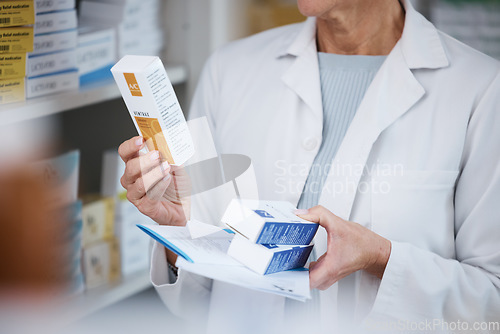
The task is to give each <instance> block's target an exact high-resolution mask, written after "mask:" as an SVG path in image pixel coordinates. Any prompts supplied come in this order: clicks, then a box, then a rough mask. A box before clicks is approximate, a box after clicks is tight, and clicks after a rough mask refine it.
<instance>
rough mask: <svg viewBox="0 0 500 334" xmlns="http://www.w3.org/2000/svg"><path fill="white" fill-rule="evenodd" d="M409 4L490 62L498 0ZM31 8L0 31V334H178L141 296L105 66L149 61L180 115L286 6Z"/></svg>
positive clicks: (119, 117)
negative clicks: (216, 61)
mask: <svg viewBox="0 0 500 334" xmlns="http://www.w3.org/2000/svg"><path fill="white" fill-rule="evenodd" d="M6 1H7V0H2V3H4V2H6ZM412 2H413V3H414V6H415V7H416V8H417V9H418V10H419V11H420V12H421V13H423V14H424V15H425V16H426V17H427V18H428V19H430V20H431V21H432V22H433V23H434V24H435V25H436V26H437V27H438V28H439V29H441V30H443V31H445V32H447V33H448V34H450V35H452V36H453V37H455V38H457V39H459V40H461V41H462V42H464V43H466V44H469V45H471V46H472V47H474V48H476V49H478V50H480V51H482V52H484V53H486V54H488V55H490V56H492V57H494V58H497V59H500V0H413V1H412ZM33 3H34V9H33V8H32V11H33V12H32V14H34V15H32V14H31V15H32V16H33V18H30V17H29V15H30V14H29V13H28V14H26V15H27V16H26V17H27V18H26V20H27V21H25V24H24V25H23V26H18V25H15V24H10V23H9V22H8V20H6V19H5V20H3V21H0V30H4V31H7V30H10V31H17V30H23V29H24V30H25V29H28V30H30V31H31V32H32V33H33V34H34V37H33V39H32V40H31V41H30V42H29V43H31V44H30V45H29V46H28V47H27V48H26V50H24V52H18V51H17V52H15V53H12V52H10V50H9V49H8V47H7V46H4V47H3V48H0V52H1V53H0V58H1V59H2V61H1V62H0V223H1V225H2V233H0V258H1V266H0V268H1V269H0V332H2V333H16V332H19V333H26V332H30V331H32V330H33V331H34V330H36V328H38V330H37V332H38V333H39V332H40V330H39V329H40V328H44V330H45V331H47V332H48V333H53V332H68V333H80V332H81V333H88V332H90V331H92V333H101V332H102V333H115V332H116V333H118V332H120V333H129V332H130V333H131V332H137V331H145V330H148V329H150V330H155V329H157V328H161V326H164V325H165V324H167V323H169V326H173V327H172V331H180V332H182V331H183V330H184V329H185V328H187V326H189V324H185V323H183V322H182V321H179V320H178V319H175V317H173V316H172V315H171V314H170V313H169V312H168V310H167V309H166V308H165V307H163V305H162V303H161V302H160V300H159V299H158V297H157V296H156V294H155V292H154V290H153V289H152V288H151V284H150V282H149V275H148V267H149V248H150V246H151V245H150V240H149V237H147V236H146V235H145V234H143V233H142V232H141V231H139V230H138V229H137V228H136V227H135V224H137V223H147V219H146V218H145V217H144V216H142V215H141V214H140V213H139V212H138V211H137V210H136V209H135V208H134V207H133V206H132V205H131V204H130V203H128V202H127V201H126V197H125V193H124V189H123V188H122V187H121V185H120V182H119V179H120V176H121V174H122V172H123V169H124V166H123V164H122V162H121V160H120V159H119V157H118V154H117V147H118V146H119V144H120V143H121V142H122V141H124V140H125V139H128V138H130V137H132V136H134V135H136V133H135V129H134V127H133V123H132V122H131V120H130V116H129V114H128V112H127V109H126V107H125V105H124V103H123V101H122V99H121V97H120V95H119V92H118V89H117V88H116V85H115V83H114V81H113V80H112V78H111V74H110V72H109V69H110V67H111V66H112V65H113V64H114V63H115V62H116V61H117V60H118V59H120V58H121V57H122V56H123V55H125V54H144V55H158V56H160V57H161V58H162V60H163V62H164V64H165V66H166V68H167V73H168V74H169V77H170V79H171V81H172V83H173V84H174V88H175V90H176V92H177V95H178V98H179V100H180V103H181V105H182V106H183V109H184V112H185V113H187V112H188V110H189V104H190V99H191V97H192V94H193V92H194V89H195V87H196V83H197V80H198V77H199V75H200V71H201V69H202V67H203V64H204V62H205V60H206V59H207V57H208V56H209V55H210V54H211V53H212V52H213V51H214V50H215V49H217V48H218V47H221V46H223V45H224V44H226V43H228V42H230V41H232V40H235V39H238V38H242V37H245V36H248V35H251V34H254V33H258V32H261V31H263V30H266V29H269V28H272V27H276V26H281V25H285V24H290V23H295V22H300V21H303V20H304V19H305V18H304V17H303V16H302V15H301V14H300V13H299V12H298V10H297V7H296V4H295V1H294V0H164V1H162V0H80V1H75V0H60V1H58V2H44V1H36V0H35V1H33ZM37 3H38V5H37ZM51 6H52V7H51ZM3 18H5V17H3ZM144 18H147V19H144ZM30 20H31V21H30ZM42 22H49V23H50V22H52V24H42ZM49 26H50V29H47V27H49ZM27 318H29V319H30V321H29V322H26V321H25V320H26V319H27ZM42 324H43V326H41V325H42ZM40 326H41V327H40ZM42 332H43V330H42Z"/></svg>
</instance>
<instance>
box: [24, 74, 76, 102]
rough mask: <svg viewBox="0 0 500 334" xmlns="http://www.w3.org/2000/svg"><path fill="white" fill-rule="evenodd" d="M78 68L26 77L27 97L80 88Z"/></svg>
mask: <svg viewBox="0 0 500 334" xmlns="http://www.w3.org/2000/svg"><path fill="white" fill-rule="evenodd" d="M78 86H79V84H78V70H77V69H73V70H69V71H64V72H58V73H53V74H45V75H41V76H38V77H33V78H27V79H26V98H34V97H39V96H44V95H49V94H54V93H59V92H64V91H68V90H75V89H78Z"/></svg>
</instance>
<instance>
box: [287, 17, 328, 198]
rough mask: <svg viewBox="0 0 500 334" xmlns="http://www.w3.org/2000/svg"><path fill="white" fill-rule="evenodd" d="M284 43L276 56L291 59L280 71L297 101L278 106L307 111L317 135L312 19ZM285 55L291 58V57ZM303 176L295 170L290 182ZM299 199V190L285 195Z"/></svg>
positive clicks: (308, 160) (307, 160) (303, 159)
mask: <svg viewBox="0 0 500 334" xmlns="http://www.w3.org/2000/svg"><path fill="white" fill-rule="evenodd" d="M285 45H286V47H285V48H284V49H282V50H281V51H280V52H281V53H280V54H279V55H278V57H285V58H287V59H283V60H284V61H290V60H291V62H290V66H289V67H288V68H287V69H286V70H285V72H284V73H283V74H282V76H281V81H282V82H283V83H284V84H285V85H286V87H288V88H289V89H290V91H292V92H293V94H294V96H295V98H296V99H297V100H296V101H286V102H284V103H283V104H282V108H289V106H299V109H298V112H299V113H304V114H307V115H306V117H307V118H309V117H311V118H310V120H311V122H310V125H309V128H308V129H307V130H308V131H310V132H312V133H315V134H320V135H321V131H322V129H323V103H322V99H321V83H320V77H319V68H318V54H317V49H316V20H315V19H314V18H309V19H307V21H306V22H305V23H304V27H303V28H302V29H301V31H300V32H299V34H298V35H296V36H294V37H293V41H292V43H289V41H285ZM289 57H293V59H290V58H289ZM292 108H293V107H292ZM289 111H290V110H286V111H285V112H286V113H288V112H289ZM302 125H303V124H302ZM300 130H301V129H300V128H299V129H297V131H300ZM318 149H319V148H318ZM316 151H317V149H316ZM295 158H297V159H298V160H297V161H296V163H300V164H302V165H307V166H309V167H310V166H311V165H312V163H313V161H314V155H310V154H308V155H307V156H304V155H303V156H300V157H298V156H297V157H295ZM306 179H307V174H306V173H299V175H297V176H294V183H295V184H304V183H305V181H306ZM299 199H300V193H299V192H294V193H293V194H290V196H289V200H290V201H291V202H293V203H298V201H299Z"/></svg>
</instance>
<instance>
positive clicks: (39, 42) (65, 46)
mask: <svg viewBox="0 0 500 334" xmlns="http://www.w3.org/2000/svg"><path fill="white" fill-rule="evenodd" d="M77 41H78V33H77V31H76V29H72V30H67V31H60V32H53V33H48V34H40V35H35V37H34V39H33V52H31V53H30V55H32V54H41V53H49V52H56V51H62V50H69V49H75V48H76V46H77Z"/></svg>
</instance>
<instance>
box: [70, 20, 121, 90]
mask: <svg viewBox="0 0 500 334" xmlns="http://www.w3.org/2000/svg"><path fill="white" fill-rule="evenodd" d="M77 59H78V60H77V61H78V73H79V75H80V83H85V82H89V81H95V80H102V79H106V78H111V77H112V75H111V72H110V69H111V67H112V66H113V64H114V63H115V62H116V59H117V56H116V31H115V29H113V28H99V29H96V28H95V27H81V28H79V30H78V48H77Z"/></svg>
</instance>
